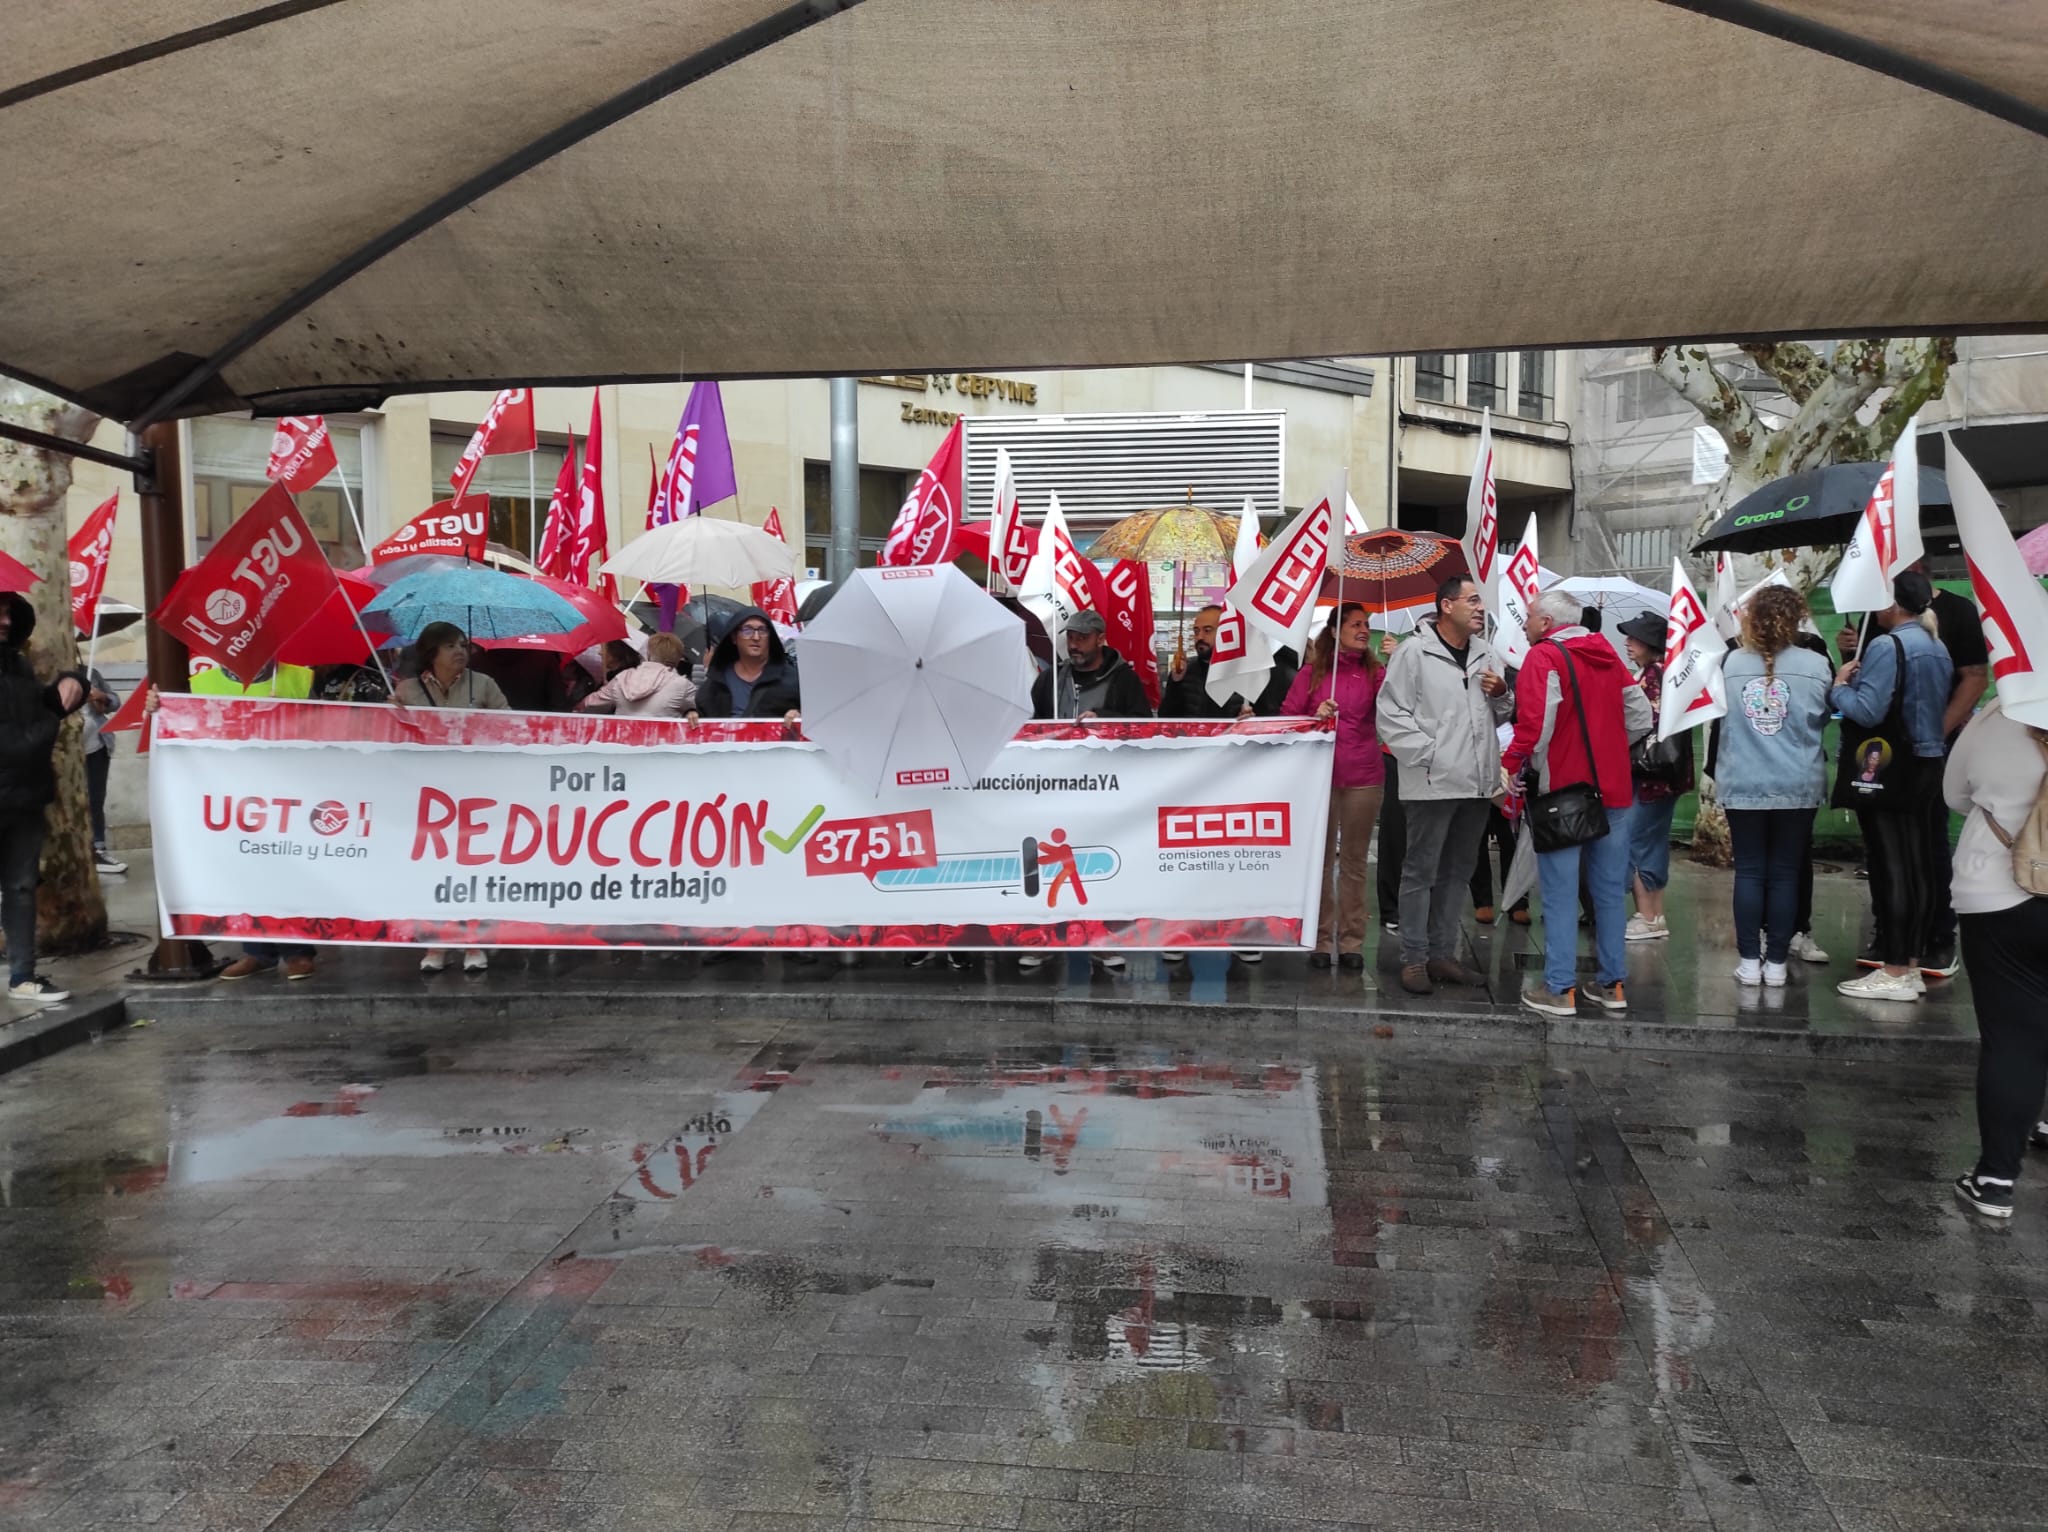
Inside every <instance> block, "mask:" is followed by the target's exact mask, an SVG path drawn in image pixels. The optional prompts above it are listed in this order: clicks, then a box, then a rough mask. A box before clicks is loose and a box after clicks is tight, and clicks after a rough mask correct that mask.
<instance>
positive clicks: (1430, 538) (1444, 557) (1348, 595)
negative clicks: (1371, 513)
mask: <svg viewBox="0 0 2048 1532" xmlns="http://www.w3.org/2000/svg"><path fill="white" fill-rule="evenodd" d="M1469 573H1470V570H1469V568H1468V567H1467V565H1466V563H1465V550H1464V548H1463V547H1462V546H1461V545H1460V544H1459V542H1458V540H1457V539H1456V538H1455V537H1443V536H1439V535H1438V534H1437V533H1435V532H1403V531H1401V530H1400V529H1399V528H1387V529H1384V530H1382V531H1378V532H1361V533H1359V534H1358V535H1357V536H1355V537H1347V538H1345V539H1344V545H1343V549H1342V551H1341V552H1340V553H1339V554H1338V556H1337V557H1336V558H1333V559H1332V560H1331V561H1330V568H1329V569H1328V570H1326V571H1325V572H1324V574H1323V588H1322V593H1321V594H1322V599H1323V600H1325V601H1348V602H1353V603H1355V604H1357V605H1359V606H1362V607H1364V608H1365V609H1366V610H1367V611H1369V612H1396V611H1399V610H1401V609H1402V608H1403V607H1410V606H1420V605H1422V604H1423V603H1424V602H1426V601H1433V600H1435V599H1436V588H1437V587H1438V586H1439V585H1441V584H1443V582H1444V581H1446V580H1448V579H1450V578H1451V576H1453V575H1462V574H1469Z"/></svg>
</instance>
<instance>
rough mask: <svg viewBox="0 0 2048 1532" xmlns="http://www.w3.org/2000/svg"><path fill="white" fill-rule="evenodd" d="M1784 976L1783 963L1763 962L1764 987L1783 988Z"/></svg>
mask: <svg viewBox="0 0 2048 1532" xmlns="http://www.w3.org/2000/svg"><path fill="white" fill-rule="evenodd" d="M1786 977H1787V975H1786V972H1785V965H1784V964H1783V963H1766V964H1764V988H1765V989H1783V988H1784V987H1785V980H1786Z"/></svg>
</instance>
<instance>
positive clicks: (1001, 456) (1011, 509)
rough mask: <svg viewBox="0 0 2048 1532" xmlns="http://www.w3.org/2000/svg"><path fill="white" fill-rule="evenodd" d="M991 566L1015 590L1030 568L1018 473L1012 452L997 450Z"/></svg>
mask: <svg viewBox="0 0 2048 1532" xmlns="http://www.w3.org/2000/svg"><path fill="white" fill-rule="evenodd" d="M988 546H989V566H990V567H991V568H992V569H993V570H994V571H995V573H996V574H997V575H999V576H1000V577H1001V578H1002V581H1003V583H1004V584H1005V585H1007V586H1009V587H1010V589H1012V590H1016V589H1018V588H1019V587H1021V586H1022V585H1023V583H1024V575H1025V571H1026V570H1028V569H1029V568H1030V567H1031V546H1032V545H1031V536H1030V533H1029V531H1028V530H1027V529H1026V527H1025V525H1024V509H1023V507H1022V506H1021V505H1019V504H1018V501H1017V473H1016V470H1015V469H1014V468H1012V467H1011V466H1010V449H1009V448H1007V447H998V448H996V493H995V504H994V505H993V506H991V507H990V508H989V528H988Z"/></svg>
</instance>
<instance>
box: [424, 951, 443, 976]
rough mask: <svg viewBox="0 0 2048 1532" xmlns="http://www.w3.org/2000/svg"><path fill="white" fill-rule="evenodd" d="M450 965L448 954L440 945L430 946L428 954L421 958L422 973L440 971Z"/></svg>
mask: <svg viewBox="0 0 2048 1532" xmlns="http://www.w3.org/2000/svg"><path fill="white" fill-rule="evenodd" d="M447 966H448V954H447V953H446V952H445V951H443V950H442V949H441V948H439V947H429V948H428V949H427V955H426V956H425V957H423V958H421V959H420V972H421V973H439V972H440V971H441V970H442V969H444V968H446V967H447Z"/></svg>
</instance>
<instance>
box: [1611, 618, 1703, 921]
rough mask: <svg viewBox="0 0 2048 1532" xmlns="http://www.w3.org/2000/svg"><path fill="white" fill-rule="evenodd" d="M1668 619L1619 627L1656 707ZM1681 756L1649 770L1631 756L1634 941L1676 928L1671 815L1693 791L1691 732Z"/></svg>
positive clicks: (1661, 689)
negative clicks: (1667, 898)
mask: <svg viewBox="0 0 2048 1532" xmlns="http://www.w3.org/2000/svg"><path fill="white" fill-rule="evenodd" d="M1664 626H1665V625H1664V619H1663V618H1661V617H1659V616H1658V615H1657V614H1656V613H1654V612H1643V613H1641V614H1640V615H1638V616H1635V617H1631V618H1630V619H1629V620H1628V621H1627V622H1624V623H1622V624H1620V626H1619V627H1618V628H1617V629H1616V631H1617V632H1619V633H1620V634H1621V637H1622V641H1623V642H1624V643H1625V644H1627V646H1628V661H1629V663H1630V664H1631V665H1633V666H1635V668H1636V675H1637V678H1638V680H1639V681H1640V683H1641V685H1642V688H1643V695H1644V696H1645V697H1647V698H1649V699H1650V707H1651V708H1652V710H1655V709H1656V708H1657V707H1658V706H1659V704H1660V703H1661V702H1662V701H1663V697H1664ZM1675 743H1676V744H1677V745H1678V759H1677V761H1676V763H1675V764H1674V765H1673V766H1672V767H1670V768H1667V769H1661V770H1656V771H1645V770H1644V769H1643V767H1642V765H1641V764H1640V763H1639V762H1637V761H1635V760H1633V759H1632V760H1631V761H1630V763H1629V766H1630V770H1629V777H1630V780H1631V782H1632V783H1633V785H1634V787H1635V790H1636V806H1635V811H1634V812H1633V813H1631V814H1630V815H1629V819H1628V826H1629V882H1630V886H1631V887H1632V888H1633V889H1634V892H1635V898H1636V912H1635V914H1634V915H1632V916H1630V917H1629V922H1628V926H1627V928H1626V930H1625V932H1624V935H1625V937H1626V939H1627V940H1629V941H1632V942H1647V941H1661V940H1663V939H1664V938H1666V937H1668V936H1669V935H1670V934H1671V928H1670V927H1669V926H1667V925H1666V924H1665V923H1664V885H1665V884H1667V883H1669V882H1670V881H1671V820H1672V817H1673V816H1674V815H1675V814H1676V813H1677V810H1678V800H1679V799H1680V798H1682V797H1684V796H1685V795H1686V794H1687V793H1689V792H1691V791H1692V733H1691V731H1690V730H1688V731H1687V732H1685V733H1684V734H1681V735H1679V736H1678V738H1677V740H1676V742H1675Z"/></svg>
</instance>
